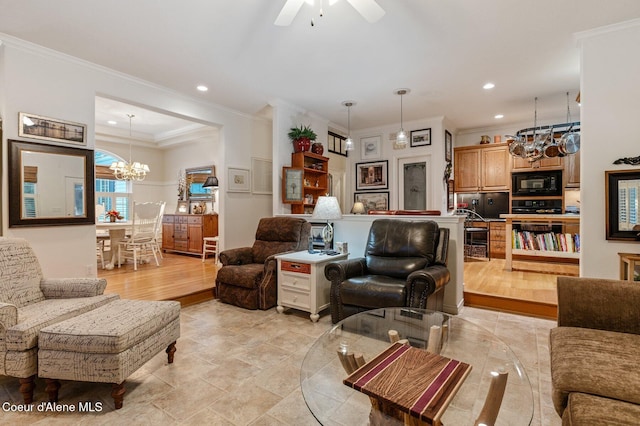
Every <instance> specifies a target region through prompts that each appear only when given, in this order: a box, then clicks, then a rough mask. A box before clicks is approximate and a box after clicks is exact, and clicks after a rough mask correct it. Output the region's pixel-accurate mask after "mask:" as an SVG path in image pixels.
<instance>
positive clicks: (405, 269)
mask: <svg viewBox="0 0 640 426" xmlns="http://www.w3.org/2000/svg"><path fill="white" fill-rule="evenodd" d="M448 245H449V230H448V229H446V228H440V227H438V224H437V223H436V222H434V221H432V220H421V221H405V220H399V219H376V220H374V221H373V223H372V224H371V229H370V230H369V238H368V240H367V245H366V247H365V256H364V257H361V258H357V259H348V260H343V261H336V262H332V263H330V264H328V265H327V266H326V267H325V269H324V273H325V276H326V277H327V279H328V280H329V281H331V293H330V302H331V305H330V306H331V321H332V322H333V323H334V324H335V323H337V322H338V321H340V320H342V319H344V318H346V317H348V316H350V315H353V314H355V313H358V312H362V311H366V310H369V309H374V308H386V307H392V306H409V307H414V308H425V309H433V310H442V301H443V295H444V290H443V288H444V286H445V285H446V284H447V283H448V282H449V279H450V274H449V270H448V269H447V249H448Z"/></svg>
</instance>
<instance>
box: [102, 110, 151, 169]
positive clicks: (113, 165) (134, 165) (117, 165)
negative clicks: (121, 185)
mask: <svg viewBox="0 0 640 426" xmlns="http://www.w3.org/2000/svg"><path fill="white" fill-rule="evenodd" d="M127 117H129V162H128V163H125V162H124V161H114V162H113V163H111V166H109V169H110V170H113V175H114V176H115V177H116V179H118V180H133V181H141V180H144V178H145V177H147V173H149V171H150V170H149V166H147V165H146V164H143V163H139V162H137V161H136V162H131V138H132V135H131V119H132V118H133V117H135V115H133V114H127Z"/></svg>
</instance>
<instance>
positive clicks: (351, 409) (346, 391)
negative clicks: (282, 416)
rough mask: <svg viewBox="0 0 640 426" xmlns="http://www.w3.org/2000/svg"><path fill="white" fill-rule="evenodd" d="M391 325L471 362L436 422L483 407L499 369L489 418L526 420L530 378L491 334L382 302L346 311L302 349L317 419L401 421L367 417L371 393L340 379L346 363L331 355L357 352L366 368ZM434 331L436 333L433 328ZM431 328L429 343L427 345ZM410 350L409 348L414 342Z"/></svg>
mask: <svg viewBox="0 0 640 426" xmlns="http://www.w3.org/2000/svg"><path fill="white" fill-rule="evenodd" d="M433 326H435V327H433ZM390 330H392V332H391V334H396V333H397V336H398V337H399V338H400V339H406V340H407V341H408V344H409V345H411V347H413V348H419V349H424V350H426V349H427V347H429V349H430V350H431V351H434V349H433V348H434V347H437V349H436V350H435V351H436V352H437V350H439V354H440V355H441V356H443V357H446V358H450V359H452V360H455V361H460V362H461V363H466V364H469V365H470V366H471V369H470V372H468V375H467V376H466V378H464V379H462V380H461V381H460V382H459V384H458V386H457V388H456V390H455V391H454V392H452V394H451V396H450V397H448V398H447V401H446V403H445V404H444V408H443V409H442V411H441V414H440V415H439V418H438V421H441V422H442V424H444V425H456V426H457V425H473V424H474V422H475V421H476V419H477V418H478V417H479V416H480V413H481V412H482V411H483V407H484V406H485V401H486V400H487V394H488V392H489V388H490V387H492V386H494V384H492V383H493V382H494V381H495V380H492V378H493V377H494V376H497V375H498V374H500V375H502V376H506V387H504V396H503V398H502V401H501V403H500V404H499V411H498V416H497V420H496V423H495V424H496V425H529V424H530V423H531V421H532V418H533V394H532V390H531V384H530V382H529V379H528V377H527V374H526V372H525V370H524V368H523V367H522V365H521V363H520V361H519V360H518V358H517V357H516V356H515V355H514V353H513V352H512V351H511V349H510V348H509V347H508V346H507V345H506V344H505V343H504V342H502V341H501V340H500V339H499V338H498V337H497V336H495V335H494V334H493V333H491V332H489V331H488V330H485V329H484V328H482V327H479V326H477V325H475V324H473V323H471V322H469V321H466V320H464V319H461V318H458V317H456V316H450V315H447V314H445V313H442V312H434V311H428V310H423V309H414V308H383V309H376V310H372V311H367V312H362V313H359V314H356V315H352V316H350V317H348V318H346V319H344V320H342V321H340V322H339V323H337V324H335V325H333V326H332V327H331V329H329V331H327V332H326V333H324V334H323V335H322V336H320V338H318V340H317V341H316V342H315V343H314V344H313V346H312V347H311V348H310V349H309V351H308V353H307V355H306V356H305V359H304V361H303V363H302V368H301V373H300V385H301V389H302V394H303V396H304V400H305V402H306V404H307V406H308V407H309V410H310V411H311V413H312V414H313V415H314V417H315V418H316V419H317V420H318V422H320V424H322V425H349V426H352V425H368V424H403V423H405V422H404V421H402V420H399V419H395V418H388V417H387V418H385V420H384V422H380V421H378V420H379V418H376V417H373V416H374V414H373V411H372V404H374V405H375V404H376V403H375V399H374V398H371V397H370V395H367V394H365V393H363V392H364V391H363V392H361V391H357V390H355V389H353V388H351V387H349V386H347V385H346V384H344V380H345V379H347V376H349V374H348V373H347V371H346V370H345V369H346V368H347V367H344V366H343V362H345V361H344V357H342V360H341V359H340V358H341V357H339V356H338V352H341V353H350V354H351V353H353V354H356V357H360V356H361V357H362V358H364V362H369V364H367V365H365V366H364V367H362V369H366V368H369V367H370V366H371V364H374V363H375V362H376V356H378V355H379V354H381V353H382V352H383V351H385V350H388V349H389V348H390V346H391V342H390V337H389V331H390ZM436 330H437V331H438V332H437V334H434V331H436ZM430 335H431V336H432V337H431V340H432V341H431V343H432V345H430V344H429V339H430V337H429V336H430ZM437 340H440V343H438V342H437ZM401 342H402V341H401ZM434 345H435V346H434ZM411 351H412V353H416V351H415V350H414V349H412V350H411ZM347 364H348V363H347ZM360 364H362V362H361V363H360ZM411 370H412V369H411V368H409V369H407V371H406V373H404V374H401V375H399V376H398V377H399V378H398V379H397V380H403V382H404V383H407V382H408V383H414V382H413V381H412V380H407V377H410V376H409V375H410V374H411ZM361 371H362V370H361ZM504 373H508V374H506V375H505V374H504ZM356 374H357V372H356V373H354V375H356ZM416 382H417V381H416ZM372 401H373V402H372ZM374 411H375V410H374ZM370 414H371V416H372V417H371V419H370ZM412 420H417V419H412ZM412 424H420V423H412ZM425 424H426V423H425ZM436 424H437V422H436Z"/></svg>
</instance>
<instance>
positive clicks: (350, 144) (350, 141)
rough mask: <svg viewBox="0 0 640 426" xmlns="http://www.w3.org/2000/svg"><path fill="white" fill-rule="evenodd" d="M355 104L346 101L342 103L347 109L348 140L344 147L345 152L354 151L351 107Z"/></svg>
mask: <svg viewBox="0 0 640 426" xmlns="http://www.w3.org/2000/svg"><path fill="white" fill-rule="evenodd" d="M355 104H356V103H355V102H354V101H344V102H343V103H342V105H344V106H346V107H347V140H346V141H345V145H344V150H345V151H353V139H351V107H352V106H354V105H355Z"/></svg>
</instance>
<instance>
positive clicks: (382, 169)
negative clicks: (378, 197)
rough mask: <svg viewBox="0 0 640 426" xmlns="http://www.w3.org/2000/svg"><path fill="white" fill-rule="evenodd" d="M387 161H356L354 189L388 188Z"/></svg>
mask: <svg viewBox="0 0 640 426" xmlns="http://www.w3.org/2000/svg"><path fill="white" fill-rule="evenodd" d="M388 163H389V162H388V161H387V160H383V161H370V162H367V163H356V191H366V190H375V189H388V188H389V168H388Z"/></svg>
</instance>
